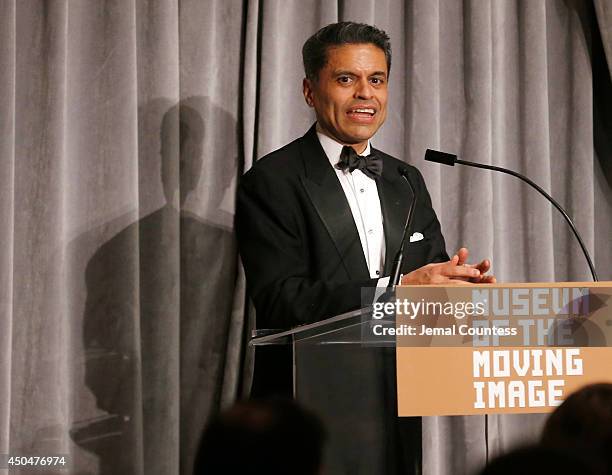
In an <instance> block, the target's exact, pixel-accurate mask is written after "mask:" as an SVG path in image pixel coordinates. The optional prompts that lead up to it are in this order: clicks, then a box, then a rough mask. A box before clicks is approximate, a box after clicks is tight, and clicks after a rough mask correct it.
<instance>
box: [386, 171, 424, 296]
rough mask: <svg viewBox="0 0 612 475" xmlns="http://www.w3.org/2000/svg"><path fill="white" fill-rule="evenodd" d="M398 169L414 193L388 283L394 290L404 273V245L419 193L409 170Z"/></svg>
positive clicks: (388, 288)
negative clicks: (409, 176) (413, 184)
mask: <svg viewBox="0 0 612 475" xmlns="http://www.w3.org/2000/svg"><path fill="white" fill-rule="evenodd" d="M397 171H398V172H399V174H400V175H401V176H402V178H403V179H404V180H406V183H408V186H409V187H410V192H411V193H412V203H410V208H409V209H408V216H407V217H406V222H405V223H404V232H403V233H402V240H401V241H400V246H399V249H398V250H397V254H395V259H393V267H392V268H391V277H389V284H388V285H387V290H393V289H394V288H395V286H396V285H398V284H399V281H400V276H401V274H402V272H401V270H402V261H403V260H404V245H405V244H406V237H408V236H409V234H408V231H409V230H410V225H411V224H412V216H413V215H414V208H415V205H416V200H417V195H416V191H415V189H414V186H412V183H411V182H410V179H409V178H408V171H407V170H406V169H405V168H404V167H401V166H400V167H398V169H397Z"/></svg>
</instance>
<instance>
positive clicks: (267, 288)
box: [236, 22, 495, 473]
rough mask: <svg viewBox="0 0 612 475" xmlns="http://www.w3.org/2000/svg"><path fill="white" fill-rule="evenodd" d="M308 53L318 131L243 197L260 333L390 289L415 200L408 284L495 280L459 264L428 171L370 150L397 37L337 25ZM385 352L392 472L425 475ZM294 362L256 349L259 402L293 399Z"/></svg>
mask: <svg viewBox="0 0 612 475" xmlns="http://www.w3.org/2000/svg"><path fill="white" fill-rule="evenodd" d="M302 55H303V60H304V69H305V73H306V78H305V79H304V81H303V92H304V98H305V100H306V103H307V104H308V106H310V107H312V108H314V110H315V113H316V117H317V121H316V124H315V125H313V126H312V127H311V129H310V130H309V131H308V132H307V133H306V134H305V135H304V136H303V137H300V138H298V139H297V140H295V141H293V142H291V143H290V144H288V145H286V146H284V147H283V148H281V149H279V150H277V151H275V152H272V153H271V154H269V155H267V156H266V157H263V158H262V159H261V160H259V161H258V162H257V163H256V164H255V165H254V166H253V167H252V168H251V170H249V172H248V173H246V174H245V175H244V176H243V178H242V181H241V183H240V187H239V189H238V202H237V211H236V231H237V236H238V244H239V247H240V253H241V256H242V260H243V263H244V268H245V271H246V277H247V287H248V290H249V293H250V295H251V297H252V298H253V300H254V303H255V308H256V310H257V316H256V319H257V327H258V328H269V329H272V328H274V329H281V328H282V329H285V328H290V327H293V326H296V325H300V324H305V323H311V322H315V321H318V320H322V319H324V318H327V317H331V316H334V315H338V314H341V313H343V312H347V311H350V310H354V309H357V308H359V307H360V306H361V303H362V292H363V289H370V290H369V292H370V293H369V295H371V296H373V295H374V291H373V288H375V287H376V286H377V285H378V286H381V285H382V286H386V284H387V282H388V278H389V274H390V272H391V265H392V260H393V257H394V254H395V253H396V251H397V249H398V247H399V244H400V241H401V236H402V231H403V227H404V222H405V220H406V216H407V213H408V209H409V207H410V204H411V202H412V200H413V199H416V206H415V210H414V218H413V222H412V227H411V229H410V233H411V239H410V241H411V242H409V243H407V245H406V248H405V251H404V261H403V267H402V272H403V277H402V280H401V283H402V284H430V283H438V284H445V285H451V284H456V283H465V282H466V281H472V282H494V281H495V278H494V277H493V276H488V275H486V272H487V271H488V270H489V267H490V264H489V261H487V260H484V261H482V262H481V263H479V264H476V265H470V264H467V263H466V261H467V257H468V251H467V249H465V248H462V249H460V250H459V251H458V252H457V253H456V254H455V255H454V256H453V257H452V258H451V259H449V257H448V255H447V253H446V249H445V244H444V238H443V236H442V233H441V231H440V223H439V222H438V219H437V217H436V214H435V212H434V210H433V209H432V206H431V200H430V197H429V193H428V192H427V188H426V186H425V183H424V181H423V177H422V176H421V174H420V173H419V171H418V170H417V169H416V168H414V167H412V166H410V165H408V164H406V163H404V162H402V161H400V160H398V159H396V158H393V157H391V156H389V155H387V154H385V153H383V152H381V151H380V150H376V149H375V148H374V147H372V145H371V144H370V139H371V138H372V137H373V136H374V134H375V133H376V131H377V130H378V129H379V127H380V126H381V125H382V124H383V122H384V121H385V118H386V115H387V84H388V80H389V70H390V67H391V46H390V42H389V37H388V36H387V34H386V33H385V32H383V31H381V30H379V29H377V28H375V27H373V26H370V25H364V24H358V23H352V22H344V23H337V24H332V25H328V26H326V27H324V28H323V29H321V30H319V31H318V32H317V33H315V34H314V35H313V36H312V37H311V38H309V39H308V40H307V41H306V43H305V44H304V47H303V49H302ZM400 167H401V168H402V169H403V170H405V171H406V175H407V178H408V179H409V180H410V182H411V184H412V185H413V187H414V188H415V195H414V196H413V195H412V193H411V191H410V187H409V185H408V184H407V183H406V181H405V180H404V178H403V177H402V176H401V175H400V173H399V168H400ZM365 294H366V295H367V294H368V291H366V292H365ZM370 301H371V300H370ZM379 356H380V358H381V360H380V363H381V365H382V366H381V368H382V374H381V376H380V377H381V385H380V387H379V390H380V391H382V392H384V393H388V397H387V398H386V400H387V402H388V404H387V405H385V407H384V408H383V411H384V414H385V415H384V420H385V427H386V432H385V434H384V440H383V441H382V442H381V441H378V442H379V443H382V444H383V445H384V447H386V449H385V451H386V455H385V464H386V465H385V469H384V473H418V472H419V471H420V460H421V429H420V424H421V422H420V418H404V419H403V420H400V419H398V417H397V412H396V407H397V406H396V404H394V403H393V398H394V397H395V389H394V388H395V386H394V385H395V378H394V377H395V370H394V363H395V355H394V353H393V352H384V351H383V352H382V353H380V355H379ZM291 362H292V359H291V354H290V348H289V347H264V348H263V349H258V350H257V353H256V357H255V374H254V380H253V388H252V390H251V395H252V396H253V397H262V396H269V395H270V394H283V395H291V388H292V384H291V381H292V378H291V375H292V372H291V370H292V365H291ZM321 377H325V376H324V375H321ZM323 384H325V383H323ZM347 407H348V408H349V409H347V411H348V413H349V415H350V413H351V408H352V407H353V406H351V405H350V404H349V405H347ZM338 417H340V416H338V415H337V417H336V418H338ZM349 419H350V417H349ZM354 435H358V434H354ZM361 436H364V435H363V434H361V435H359V437H361ZM366 438H367V437H366ZM340 439H342V437H340ZM336 440H338V439H336ZM365 446H367V444H366V443H363V441H362V443H359V442H357V441H356V440H353V442H351V443H350V444H349V445H348V447H347V448H346V451H345V452H343V455H342V456H340V459H342V460H353V461H354V463H355V464H356V465H359V463H358V462H357V461H356V460H357V459H359V458H360V457H362V456H363V454H360V448H362V447H365ZM364 466H365V465H364ZM381 473H383V472H381Z"/></svg>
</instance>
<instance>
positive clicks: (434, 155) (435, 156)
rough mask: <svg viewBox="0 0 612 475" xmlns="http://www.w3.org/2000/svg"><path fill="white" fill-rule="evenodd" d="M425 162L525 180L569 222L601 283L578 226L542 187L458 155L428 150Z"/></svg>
mask: <svg viewBox="0 0 612 475" xmlns="http://www.w3.org/2000/svg"><path fill="white" fill-rule="evenodd" d="M425 160H427V161H428V162H435V163H442V164H443V165H450V166H451V167H453V166H455V163H458V164H460V165H467V166H468V167H475V168H484V169H485V170H493V171H496V172H501V173H506V174H508V175H512V176H515V177H517V178H519V179H521V180H523V181H524V182H525V183H527V184H528V185H529V186H531V187H532V188H534V189H535V190H536V191H538V192H539V193H540V194H541V195H542V196H544V197H545V198H546V199H547V200H548V201H550V202H551V203H552V204H553V206H554V207H555V208H557V210H559V212H560V213H561V214H562V215H563V217H564V218H565V221H567V224H568V225H569V227H570V228H571V230H572V232H573V233H574V236H576V239H577V240H578V243H579V244H580V248H581V249H582V252H583V253H584V257H585V258H586V260H587V263H588V265H589V269H590V270H591V275H592V276H593V281H594V282H599V278H598V277H597V273H596V272H595V266H594V265H593V261H592V260H591V256H590V255H589V251H588V250H587V248H586V246H585V245H584V242H583V241H582V238H581V237H580V234H579V233H578V230H577V229H576V226H574V223H573V221H572V219H571V218H570V217H569V215H568V214H567V212H566V211H565V210H564V209H563V208H562V207H561V205H560V204H559V203H557V202H556V201H555V200H554V199H553V197H552V196H550V195H549V194H548V193H546V192H545V191H544V190H543V189H542V188H541V187H540V186H538V185H537V184H536V183H534V182H533V181H531V180H530V179H529V178H527V177H526V176H524V175H521V174H520V173H518V172H515V171H513V170H509V169H507V168H503V167H496V166H493V165H485V164H483V163H476V162H468V161H466V160H459V159H458V158H457V155H452V154H450V153H444V152H439V151H437V150H430V149H427V151H426V152H425Z"/></svg>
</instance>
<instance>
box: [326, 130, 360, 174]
mask: <svg viewBox="0 0 612 475" xmlns="http://www.w3.org/2000/svg"><path fill="white" fill-rule="evenodd" d="M317 137H319V142H321V147H323V151H324V152H325V155H327V159H328V160H329V163H331V165H332V167H334V168H335V167H336V164H337V163H338V162H339V161H340V154H341V153H342V147H343V145H342V144H341V143H339V142H336V141H335V140H334V139H332V138H331V137H328V136H327V135H325V134H323V133H321V132H319V131H318V130H317ZM370 149H371V147H370V141H369V140H368V145H366V148H365V150H364V151H363V152H361V153H360V154H359V155H361V156H365V155H370Z"/></svg>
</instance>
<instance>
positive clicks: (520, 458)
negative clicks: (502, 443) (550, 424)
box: [480, 445, 603, 475]
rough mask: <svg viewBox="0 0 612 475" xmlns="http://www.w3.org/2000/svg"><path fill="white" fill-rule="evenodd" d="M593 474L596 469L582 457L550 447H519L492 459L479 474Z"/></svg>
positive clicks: (595, 472)
mask: <svg viewBox="0 0 612 475" xmlns="http://www.w3.org/2000/svg"><path fill="white" fill-rule="evenodd" d="M543 473H554V474H555V475H570V474H571V475H573V474H581V475H595V474H600V473H603V472H599V471H597V470H596V469H595V468H594V467H593V466H592V465H591V463H590V461H589V460H587V459H585V458H584V457H582V456H580V455H578V454H575V453H573V452H567V451H563V450H559V449H555V448H551V447H542V446H538V445H534V446H531V447H521V448H518V449H515V450H513V451H511V452H508V453H507V454H504V455H502V456H500V457H497V458H496V459H494V460H493V461H492V462H491V463H489V465H487V466H486V467H485V468H484V469H483V470H482V472H480V475H516V474H521V475H541V474H543Z"/></svg>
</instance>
